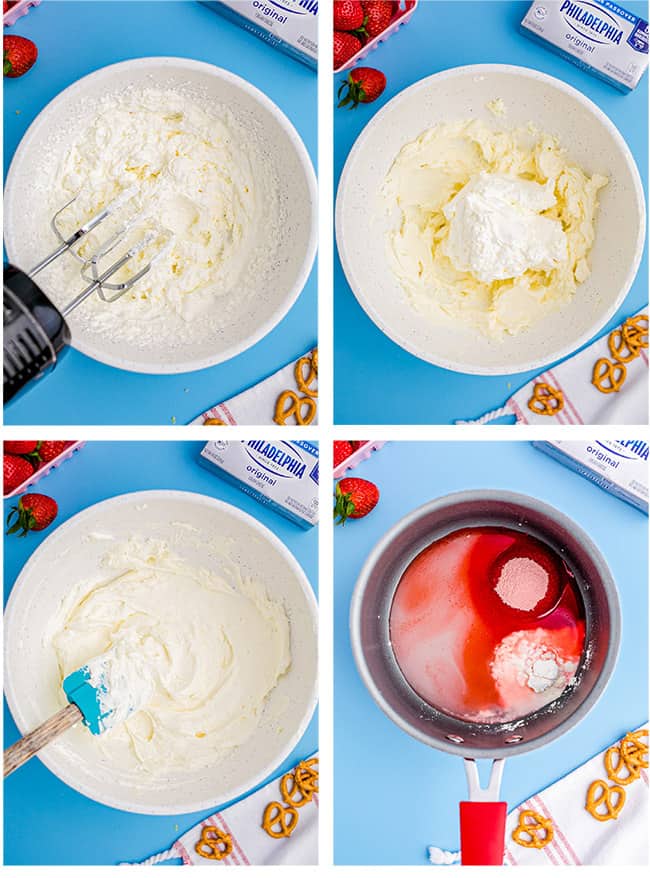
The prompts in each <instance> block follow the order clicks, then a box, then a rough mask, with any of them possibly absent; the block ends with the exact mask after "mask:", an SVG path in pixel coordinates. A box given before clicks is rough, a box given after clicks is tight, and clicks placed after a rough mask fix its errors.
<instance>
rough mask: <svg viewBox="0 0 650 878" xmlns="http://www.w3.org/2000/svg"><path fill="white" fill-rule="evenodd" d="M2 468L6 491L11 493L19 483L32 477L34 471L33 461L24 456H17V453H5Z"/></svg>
mask: <svg viewBox="0 0 650 878" xmlns="http://www.w3.org/2000/svg"><path fill="white" fill-rule="evenodd" d="M2 470H3V478H4V492H5V494H10V493H11V491H15V490H16V488H17V487H18V485H22V483H23V482H24V481H26V480H27V479H29V478H30V476H31V475H32V473H33V472H34V466H33V464H32V462H31V461H29V460H25V458H24V457H16V455H15V454H5V455H3V457H2Z"/></svg>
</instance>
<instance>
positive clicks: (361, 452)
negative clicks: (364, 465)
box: [334, 439, 386, 479]
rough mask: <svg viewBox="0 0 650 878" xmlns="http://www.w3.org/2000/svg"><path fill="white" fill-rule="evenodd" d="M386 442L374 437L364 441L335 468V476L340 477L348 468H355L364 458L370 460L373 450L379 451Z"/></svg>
mask: <svg viewBox="0 0 650 878" xmlns="http://www.w3.org/2000/svg"><path fill="white" fill-rule="evenodd" d="M385 444H386V443H385V442H376V441H375V440H374V439H370V440H369V441H368V442H364V443H363V444H362V445H360V446H359V448H357V450H356V451H353V452H352V454H351V455H350V456H349V457H346V458H345V460H344V461H343V463H340V464H339V465H338V466H337V467H335V468H334V478H335V479H340V478H341V476H342V475H344V474H345V473H346V472H347V470H349V469H354V467H355V466H358V465H359V464H360V463H361V461H362V460H368V458H369V457H370V455H371V454H372V453H373V451H379V449H380V448H381V447H382V445H385Z"/></svg>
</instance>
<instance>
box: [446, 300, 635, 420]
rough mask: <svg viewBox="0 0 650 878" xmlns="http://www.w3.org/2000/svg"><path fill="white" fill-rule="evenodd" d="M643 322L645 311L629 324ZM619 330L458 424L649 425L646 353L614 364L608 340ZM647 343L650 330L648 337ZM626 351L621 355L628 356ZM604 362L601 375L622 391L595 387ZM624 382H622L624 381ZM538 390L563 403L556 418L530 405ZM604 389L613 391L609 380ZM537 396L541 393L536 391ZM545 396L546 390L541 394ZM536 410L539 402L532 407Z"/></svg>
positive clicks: (606, 381)
mask: <svg viewBox="0 0 650 878" xmlns="http://www.w3.org/2000/svg"><path fill="white" fill-rule="evenodd" d="M640 318H645V321H646V325H647V310H644V311H639V312H638V313H637V314H635V315H634V316H633V317H632V318H630V319H640ZM622 325H623V324H621V325H620V326H619V327H617V329H615V330H613V332H611V333H609V334H608V335H604V336H603V337H602V338H599V339H597V340H596V341H595V342H593V343H592V344H590V345H589V347H586V348H585V349H584V350H582V351H580V353H579V354H575V356H573V357H570V358H569V359H568V360H564V362H562V363H559V364H558V365H556V366H553V367H552V368H551V369H547V370H546V371H545V372H542V373H541V374H540V375H537V376H536V377H535V378H533V379H532V381H529V382H528V384H525V385H524V386H523V387H522V388H520V389H519V390H518V391H517V392H516V393H514V394H513V395H512V396H511V397H510V398H509V399H508V400H507V401H506V403H505V405H503V406H502V407H501V408H498V409H494V410H493V411H491V412H487V414H485V415H482V416H481V417H480V418H477V419H476V420H473V421H456V423H457V424H488V423H490V421H496V420H498V419H499V418H503V417H507V416H508V415H510V416H512V415H514V416H515V420H516V422H517V423H518V424H647V423H648V350H647V348H640V349H639V350H638V354H637V356H635V357H634V359H630V360H627V362H624V363H623V365H622V367H621V366H620V364H619V365H617V364H616V362H615V361H614V359H613V356H612V351H611V349H610V341H609V339H610V337H611V336H612V335H614V334H615V333H617V332H620V331H621V327H622ZM645 340H646V342H647V330H646V334H645ZM628 354H629V352H627V351H626V352H625V353H623V354H622V356H626V355H628ZM600 360H602V364H601V367H602V369H603V373H606V372H607V370H608V369H609V371H610V375H612V376H613V377H614V379H615V385H614V386H618V384H619V383H620V388H619V389H618V390H615V391H613V392H609V393H603V392H602V391H601V390H599V389H598V388H597V387H596V385H595V384H594V383H593V381H592V378H593V374H594V367H595V364H596V363H597V362H598V361H600ZM608 363H609V366H608ZM622 378H624V380H622V381H621V379H622ZM536 385H546V388H551V389H552V391H553V392H554V393H556V394H558V395H559V396H560V397H561V399H562V403H563V404H562V408H561V410H560V411H558V412H557V414H552V415H544V414H536V413H535V412H533V411H531V409H530V407H529V405H528V403H529V402H530V401H531V400H532V399H534V396H535V393H536V390H535V388H536ZM603 386H604V387H607V388H609V387H611V386H612V385H611V381H609V382H608V380H607V378H606V377H605V381H604V382H603ZM538 392H539V391H538ZM541 392H542V393H546V392H547V391H546V389H544V390H542V391H541ZM533 405H535V403H533Z"/></svg>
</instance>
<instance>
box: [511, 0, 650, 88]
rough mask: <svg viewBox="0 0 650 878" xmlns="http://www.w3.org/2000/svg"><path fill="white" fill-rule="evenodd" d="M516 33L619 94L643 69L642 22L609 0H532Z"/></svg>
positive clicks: (645, 53) (645, 29) (645, 47)
mask: <svg viewBox="0 0 650 878" xmlns="http://www.w3.org/2000/svg"><path fill="white" fill-rule="evenodd" d="M521 31H522V33H523V34H525V35H526V36H528V37H530V38H531V39H534V40H535V41H537V42H540V43H542V44H544V45H545V46H546V47H547V48H549V49H551V51H553V52H555V53H557V54H559V55H562V57H563V58H566V59H567V61H571V62H572V63H573V64H576V65H577V66H578V67H581V68H582V69H583V70H587V71H589V72H590V73H593V74H594V75H595V76H598V77H599V78H600V79H604V80H605V81H606V82H609V83H610V85H613V86H614V87H615V88H617V89H619V90H620V91H624V92H629V91H632V89H634V88H636V86H637V85H638V84H639V80H640V79H641V77H642V76H643V74H644V72H645V70H646V68H647V66H648V22H647V21H644V20H643V19H642V18H639V17H638V16H636V15H634V14H633V13H632V12H629V11H628V10H627V9H624V8H623V7H622V6H619V5H618V3H614V2H612V0H535V2H533V3H531V4H530V8H529V10H528V12H527V13H526V15H525V16H524V18H523V19H522V22H521Z"/></svg>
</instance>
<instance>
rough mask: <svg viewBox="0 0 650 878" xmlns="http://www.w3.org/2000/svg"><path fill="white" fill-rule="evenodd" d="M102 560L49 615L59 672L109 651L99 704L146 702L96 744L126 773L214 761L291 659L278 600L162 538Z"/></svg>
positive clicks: (250, 725) (245, 727)
mask: <svg viewBox="0 0 650 878" xmlns="http://www.w3.org/2000/svg"><path fill="white" fill-rule="evenodd" d="M102 568H103V570H102V576H101V578H100V579H99V581H98V582H96V583H94V584H93V585H92V587H90V588H89V587H88V585H87V584H82V585H76V586H74V587H73V588H72V590H71V592H70V593H69V595H68V596H67V597H66V599H65V601H64V602H63V604H62V606H61V607H60V608H59V610H58V612H57V613H56V615H55V617H54V619H53V621H52V623H51V631H52V634H51V644H52V646H53V648H54V650H55V652H56V656H57V661H58V665H59V669H60V674H61V679H63V678H64V677H65V676H67V674H69V673H71V672H72V671H74V670H76V669H77V668H79V667H81V666H83V665H85V664H86V663H87V662H88V661H89V660H90V659H93V658H94V657H95V656H97V655H101V654H102V653H104V652H107V651H108V650H111V651H114V652H115V654H116V655H117V656H119V658H120V662H119V664H120V668H121V669H122V673H120V674H116V675H114V679H112V680H111V684H112V685H111V691H110V692H109V693H108V694H107V696H106V698H107V699H108V701H107V702H105V703H103V704H102V708H103V709H104V710H106V709H111V708H118V709H119V706H120V705H123V704H128V703H129V702H132V701H135V702H136V703H138V702H140V701H142V702H143V703H144V707H143V708H142V709H141V710H139V711H137V712H136V713H134V714H132V715H131V716H129V717H128V718H127V719H126V720H123V721H122V722H121V723H119V722H118V723H116V724H115V725H114V726H113V727H112V728H110V729H109V730H108V731H107V732H105V733H104V734H103V735H101V736H97V737H94V738H93V741H94V742H95V744H96V746H97V747H98V748H100V749H101V750H102V752H103V754H104V755H105V756H106V758H108V759H109V760H111V761H115V762H117V763H118V764H119V766H120V769H121V770H122V771H124V770H133V771H135V772H136V773H137V772H140V771H145V772H149V773H151V774H154V775H155V774H161V773H163V774H166V775H167V774H169V772H170V771H186V770H188V769H192V768H195V767H198V766H207V765H210V766H214V765H216V764H218V762H219V761H220V760H221V759H223V758H226V757H227V755H228V753H229V752H230V751H231V749H232V748H233V747H237V746H239V745H240V744H241V743H242V742H243V741H244V740H246V739H247V738H248V737H249V735H250V734H251V732H252V731H253V730H254V729H255V728H256V726H257V725H258V722H259V719H260V715H261V712H262V710H263V709H264V703H265V700H266V698H267V696H268V695H269V693H270V692H271V691H272V690H273V688H274V687H275V685H276V684H277V682H278V680H279V679H280V677H281V676H282V675H283V674H284V673H285V672H286V671H287V670H288V668H289V666H290V664H291V653H290V637H289V620H288V618H287V615H286V612H285V610H284V608H283V606H282V604H281V603H280V602H278V601H273V600H272V599H270V598H269V596H268V595H267V594H266V592H265V590H264V587H263V585H262V584H261V583H259V582H254V581H251V580H245V579H241V580H239V581H238V582H237V584H236V586H235V585H234V584H233V583H229V582H227V581H226V580H225V579H224V578H222V577H221V576H219V575H217V574H215V573H213V572H211V571H209V570H207V569H201V568H199V567H192V566H191V565H189V564H188V563H187V561H184V560H182V559H181V558H180V557H178V556H176V555H174V553H173V552H172V551H171V550H170V547H169V546H168V545H167V544H166V543H165V542H164V541H161V540H146V539H138V538H135V537H134V538H133V539H131V540H129V541H128V542H127V543H123V544H120V545H118V546H115V547H114V548H112V549H111V551H110V552H108V553H107V554H106V555H105V557H104V558H103V560H102ZM61 703H62V704H64V703H65V698H64V696H63V694H61ZM82 733H84V731H83V730H82Z"/></svg>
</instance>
